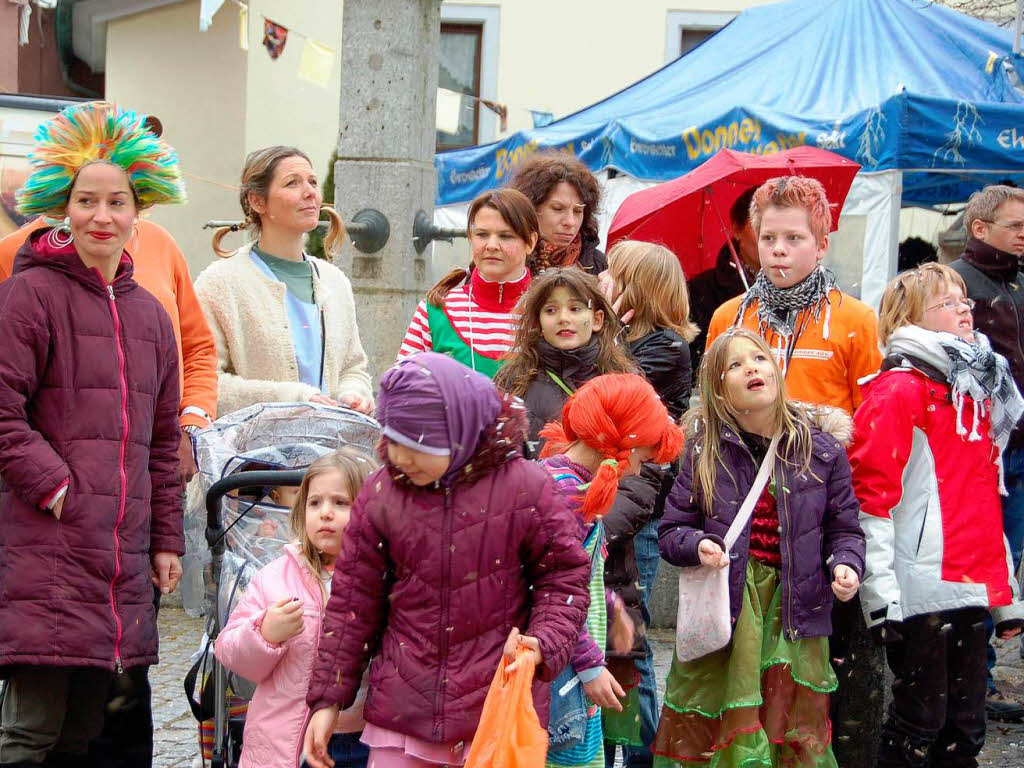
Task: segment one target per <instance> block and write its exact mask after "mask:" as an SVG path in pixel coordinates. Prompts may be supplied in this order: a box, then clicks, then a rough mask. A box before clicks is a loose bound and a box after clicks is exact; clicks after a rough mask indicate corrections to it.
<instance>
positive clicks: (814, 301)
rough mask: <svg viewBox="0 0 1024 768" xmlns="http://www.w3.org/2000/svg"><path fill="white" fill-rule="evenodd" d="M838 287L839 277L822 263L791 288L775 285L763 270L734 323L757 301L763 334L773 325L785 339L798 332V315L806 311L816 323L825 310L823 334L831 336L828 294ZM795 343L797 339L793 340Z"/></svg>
mask: <svg viewBox="0 0 1024 768" xmlns="http://www.w3.org/2000/svg"><path fill="white" fill-rule="evenodd" d="M835 287H836V276H835V275H834V274H832V272H831V271H830V270H828V269H825V268H824V267H823V266H821V265H820V264H819V265H818V266H817V267H815V268H814V271H813V272H811V274H809V275H808V276H807V277H805V278H804V279H803V280H801V281H800V282H799V283H797V284H796V285H793V286H790V287H789V288H776V287H775V285H773V284H772V281H771V280H769V279H768V275H766V274H765V273H764V270H762V271H760V272H758V273H757V279H756V280H754V284H753V285H752V286H750V290H749V291H747V292H746V294H745V295H744V296H743V300H742V301H741V302H740V308H739V312H737V313H736V319H735V320H734V321H733V325H739V324H740V323H741V322H742V321H743V316H744V315H745V314H746V312H747V309H749V308H750V306H751V305H752V304H753V303H754V302H755V301H756V302H757V325H758V330H759V331H760V332H761V335H762V336H764V335H765V332H766V331H767V330H768V329H769V328H770V329H771V330H773V331H775V333H777V334H779V336H783V337H785V338H786V339H789V337H791V336H793V335H794V334H795V333H796V325H797V317H798V316H799V314H800V313H801V312H802V311H804V310H807V311H809V312H810V313H811V314H810V317H811V318H812V319H813V320H814V322H815V323H817V322H818V321H819V320H820V319H821V312H822V310H823V309H824V310H825V327H824V329H823V330H822V336H824V337H825V338H826V339H827V338H828V322H829V316H830V314H831V312H830V310H831V307H830V305H829V303H828V295H829V293H830V292H831V291H832V289H833V288H835ZM793 341H794V343H795V339H794V340H793Z"/></svg>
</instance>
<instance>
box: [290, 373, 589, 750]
mask: <svg viewBox="0 0 1024 768" xmlns="http://www.w3.org/2000/svg"><path fill="white" fill-rule="evenodd" d="M377 416H378V419H379V420H380V422H381V426H382V428H383V439H382V441H381V458H382V460H383V462H384V466H383V467H382V468H381V469H380V470H378V471H377V472H375V473H373V474H372V475H370V476H369V478H367V480H366V483H365V485H364V486H363V489H362V491H361V492H360V493H359V496H358V497H357V498H356V501H355V504H354V505H353V508H352V514H351V519H350V522H349V525H348V527H347V528H346V529H345V536H344V540H343V542H342V548H341V554H340V555H339V557H338V560H337V563H336V567H335V572H334V581H333V586H332V588H331V598H330V600H329V602H328V604H327V610H326V613H325V617H324V625H323V633H322V635H321V638H320V644H319V653H318V655H317V660H316V663H315V665H314V668H313V675H312V678H311V681H310V685H309V693H308V696H307V702H308V703H309V706H310V709H311V710H312V711H313V716H312V718H311V720H310V723H309V725H308V727H307V730H306V737H305V754H306V759H307V761H308V762H309V764H310V766H312V767H313V768H322V767H323V766H327V765H330V763H329V762H328V758H327V756H326V746H327V740H328V737H329V736H330V733H331V732H332V730H333V727H334V721H335V719H336V717H337V715H338V712H339V709H344V708H347V707H349V706H351V704H352V702H353V701H354V700H355V697H356V693H357V691H358V689H359V684H360V680H361V678H362V674H363V670H364V669H365V668H366V666H367V664H369V663H370V659H371V658H372V659H373V662H372V664H370V678H369V686H368V691H367V697H366V704H365V707H364V710H363V715H364V718H365V720H366V728H365V730H364V731H363V742H364V743H366V744H367V745H368V746H369V747H370V764H371V765H374V766H376V768H390V767H391V766H403V767H404V766H431V765H461V764H462V763H463V762H464V760H465V757H466V755H467V754H468V750H469V746H470V742H471V741H472V739H473V737H474V735H475V732H476V728H477V723H478V722H479V719H480V713H481V710H482V708H483V702H484V697H485V696H486V695H487V690H488V688H489V686H490V683H491V680H492V678H493V676H494V670H495V668H496V667H497V665H498V663H499V662H500V661H501V657H502V653H503V652H504V653H505V654H506V656H507V657H509V658H510V659H511V658H514V656H515V651H516V648H517V646H518V645H520V644H521V645H523V646H526V647H527V648H530V649H531V650H532V651H533V653H534V658H535V661H536V663H537V667H536V669H537V678H538V679H537V680H535V681H534V689H533V696H534V704H535V706H536V708H537V712H538V715H539V716H540V718H541V722H546V719H547V696H548V690H547V689H548V686H547V685H546V684H545V683H544V682H542V681H550V680H551V679H552V677H553V676H554V675H555V674H557V673H558V672H559V671H561V669H562V668H563V667H564V666H565V665H566V663H567V662H568V660H569V653H570V651H571V649H572V645H573V643H574V642H575V640H576V637H577V635H578V634H579V631H580V628H581V627H582V625H583V621H584V618H585V617H586V612H587V606H588V604H589V602H590V601H589V595H588V592H587V582H588V579H589V575H590V560H589V558H587V556H586V555H585V554H584V552H583V549H582V547H581V546H580V544H579V541H578V540H577V538H576V536H575V535H574V531H575V528H574V523H573V520H572V517H571V515H570V513H569V510H568V508H567V506H566V504H565V501H564V499H563V497H562V496H561V494H560V493H559V492H558V489H557V488H556V487H555V484H554V481H553V480H552V479H551V478H550V476H549V475H548V474H547V473H546V472H545V471H544V470H543V469H542V468H541V467H539V466H537V465H536V464H534V463H532V462H529V461H526V460H525V459H523V458H522V456H521V455H520V453H519V446H521V445H522V443H523V440H524V432H525V421H526V419H525V413H524V411H523V407H522V404H521V402H520V401H518V400H517V399H516V398H513V397H510V396H503V395H501V394H500V393H499V392H498V390H497V389H495V387H494V385H493V384H492V383H491V381H490V379H488V378H487V377H486V376H483V375H482V374H478V373H474V372H473V371H471V370H470V369H469V368H467V367H465V366H464V365H462V364H461V363H458V362H456V361H455V360H452V359H451V358H449V357H446V356H445V355H439V354H435V353H421V354H418V355H414V356H412V357H409V358H406V359H404V360H401V361H400V362H399V363H397V364H396V365H395V366H394V367H393V368H391V369H390V370H389V371H387V372H386V373H385V374H384V376H383V377H382V379H381V386H380V395H379V397H378V400H377ZM520 628H522V630H523V634H520Z"/></svg>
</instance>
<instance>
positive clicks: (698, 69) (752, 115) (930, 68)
mask: <svg viewBox="0 0 1024 768" xmlns="http://www.w3.org/2000/svg"><path fill="white" fill-rule="evenodd" d="M1012 37H1013V36H1012V34H1011V32H1009V31H1007V30H1004V29H1000V28H999V27H997V26H995V25H993V24H990V23H987V22H983V21H980V20H978V19H975V18H972V17H970V16H966V15H964V14H960V13H957V12H955V11H953V10H950V9H948V8H945V7H943V6H940V5H937V4H933V3H931V2H926V0H789V1H788V2H781V3H777V4H772V5H764V6H758V7H755V8H751V9H749V10H747V11H744V12H743V13H741V14H740V15H739V16H738V17H737V18H736V19H735V20H734V21H732V22H731V23H730V24H729V25H727V26H726V27H725V28H723V29H722V30H721V31H720V32H718V33H717V34H716V35H714V36H713V37H712V38H710V39H709V40H708V41H706V42H705V43H704V44H703V45H701V46H700V47H698V48H696V49H695V50H693V51H691V52H690V53H688V54H687V55H685V56H683V57H681V58H679V59H677V60H676V61H674V62H672V63H671V64H668V65H667V66H665V67H663V68H662V69H660V70H658V71H657V72H655V73H653V74H651V75H650V76H648V77H646V78H644V79H643V80H641V81H639V82H637V83H634V84H633V85H631V86H629V87H627V88H625V89H623V90H621V91H619V92H618V93H616V94H614V95H612V96H609V97H608V98H606V99H604V100H603V101H600V102H598V103H597V104H594V105H592V106H590V107H587V108H586V109H583V110H581V111H579V112H576V113H575V114H572V115H569V116H568V117H565V118H563V119H561V120H558V121H556V122H553V123H551V124H550V125H547V126H545V127H543V128H537V129H534V130H530V131H522V132H519V133H516V134H513V135H511V136H509V137H507V138H505V139H502V140H501V141H497V142H494V143H492V144H487V145H482V146H477V147H470V148H467V149H462V150H455V151H451V152H445V153H442V154H439V155H438V156H437V157H436V160H435V164H436V167H437V172H438V188H437V198H436V202H437V205H439V206H444V205H450V204H453V203H461V202H465V201H468V200H470V199H472V198H473V197H475V196H476V195H477V194H479V193H480V192H483V191H485V190H487V189H490V188H493V187H496V186H500V185H502V184H504V183H505V182H506V181H507V179H508V177H509V176H510V175H511V173H512V172H513V171H514V169H515V167H516V165H517V164H518V163H519V162H521V161H522V160H523V159H524V158H525V157H528V156H529V155H530V154H532V153H533V152H536V151H538V150H542V149H564V150H567V151H571V152H573V153H574V154H576V155H577V156H579V157H580V159H582V160H583V161H584V162H586V163H587V165H588V166H589V167H590V168H591V169H592V170H594V171H595V172H596V171H600V170H603V169H615V170H617V171H621V172H623V173H625V174H628V175H629V176H631V177H633V178H636V179H639V180H641V181H645V182H659V181H665V180H668V179H673V178H677V177H678V176H681V175H682V174H684V173H686V172H687V171H690V170H692V169H693V168H695V167H697V166H698V165H700V164H701V163H702V162H704V161H705V160H707V159H708V158H709V157H710V156H711V155H713V154H714V153H715V152H717V151H718V150H719V149H722V148H725V147H729V148H732V149H736V150H741V151H745V152H755V153H761V152H772V151H776V150H778V149H785V148H787V147H791V146H797V145H799V144H811V145H816V146H819V147H823V148H825V149H830V150H832V151H835V152H837V153H839V154H841V155H844V156H846V157H849V158H850V159H852V160H855V161H856V162H858V163H860V164H861V166H862V168H863V171H862V173H868V174H870V173H872V172H883V171H889V172H894V173H893V174H892V175H893V176H895V178H896V179H897V182H896V184H895V189H894V194H895V195H896V197H897V202H896V205H897V206H898V205H899V199H898V197H899V180H900V179H901V180H902V204H903V205H933V204H938V203H947V202H959V201H963V200H965V199H966V197H967V196H968V195H969V194H970V192H972V191H973V190H975V189H978V188H979V187H981V186H983V185H985V184H989V183H994V182H996V181H1002V180H1009V181H1011V182H1013V183H1017V184H1021V185H1024V162H1022V160H1024V86H1022V83H1021V78H1020V76H1019V74H1018V66H1019V65H1020V64H1021V61H1022V60H1021V58H1020V57H1018V56H1015V55H1014V54H1013V52H1012V48H1013V40H1012ZM890 186H891V187H892V186H893V185H890ZM890 235H891V237H889V238H888V239H890V240H891V241H892V243H891V244H892V246H893V247H892V248H891V249H890V250H893V251H894V248H895V233H890ZM892 257H893V259H894V258H895V254H894V253H893V254H892ZM893 263H894V262H893ZM876 271H877V270H876ZM889 271H891V270H889ZM866 273H867V270H865V274H866ZM885 277H887V275H877V276H876V278H875V279H874V280H872V282H873V283H877V282H878V280H879V279H881V280H882V282H884V278H885ZM877 287H878V286H877V285H874V286H872V289H871V290H870V291H869V293H872V294H873V293H875V289H877ZM879 293H880V291H879ZM868 298H871V297H868Z"/></svg>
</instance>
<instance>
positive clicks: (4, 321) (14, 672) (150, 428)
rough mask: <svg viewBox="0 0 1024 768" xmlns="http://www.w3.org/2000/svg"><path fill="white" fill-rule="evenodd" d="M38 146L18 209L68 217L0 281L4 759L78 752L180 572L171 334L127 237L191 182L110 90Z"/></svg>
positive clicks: (0, 725) (63, 116)
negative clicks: (145, 214) (140, 276)
mask: <svg viewBox="0 0 1024 768" xmlns="http://www.w3.org/2000/svg"><path fill="white" fill-rule="evenodd" d="M29 159H30V161H31V163H32V166H33V172H32V175H31V176H30V177H29V179H28V181H27V182H26V183H25V186H24V187H23V188H22V189H20V190H19V191H18V196H17V200H18V208H19V210H20V212H21V213H23V214H26V215H45V216H48V217H52V218H55V219H57V220H62V221H61V222H60V224H59V225H58V226H56V227H53V228H49V229H41V230H38V231H36V232H33V233H32V235H31V236H30V237H29V239H28V240H27V241H26V242H25V244H24V245H23V246H22V248H21V250H20V251H19V252H18V256H17V258H16V260H15V262H14V273H13V275H12V277H11V278H10V279H8V280H6V281H5V282H3V283H2V284H0V337H2V338H3V339H4V348H3V349H4V352H3V355H2V356H0V477H2V479H3V483H2V490H0V677H4V678H6V679H7V691H6V695H5V697H4V700H3V706H2V710H0V766H19V765H38V764H41V763H43V762H45V763H46V764H48V765H51V764H52V765H58V764H59V765H84V764H86V761H87V758H86V754H85V753H86V750H87V748H88V744H89V741H90V740H91V739H92V738H93V737H95V736H96V735H97V734H98V733H99V731H100V728H101V727H102V724H103V715H104V702H105V700H106V697H107V692H108V689H109V684H110V681H111V678H112V676H113V675H114V674H115V673H117V674H120V673H123V672H124V670H126V669H130V668H133V667H137V666H142V665H151V664H155V663H156V662H157V628H156V616H155V612H154V607H153V592H152V587H151V582H152V584H155V585H157V586H158V587H159V588H160V590H161V592H162V593H163V594H167V593H169V592H171V591H172V590H173V589H174V588H175V587H176V586H177V581H178V579H179V577H180V575H181V565H180V563H179V561H178V557H179V555H181V554H183V552H184V538H183V535H182V517H181V506H180V485H179V484H178V481H177V462H178V454H177V448H178V440H179V430H178V405H179V394H178V370H177V366H178V353H177V347H176V342H175V340H174V331H173V329H172V327H171V321H170V318H169V317H168V316H167V313H166V312H165V311H164V310H163V308H162V307H161V306H160V304H159V302H158V301H157V300H156V298H154V297H153V296H152V294H150V293H148V292H147V291H145V290H143V289H142V288H140V287H139V286H138V284H137V283H136V282H135V281H134V280H133V279H132V259H131V256H130V255H129V254H128V253H127V252H126V251H125V250H124V245H125V243H126V242H127V240H128V239H129V237H130V235H131V234H132V230H133V228H134V226H135V223H136V220H137V217H138V214H139V211H140V210H141V209H143V208H146V207H149V206H151V205H155V204H157V203H178V202H183V201H184V187H183V185H182V182H181V177H180V173H179V171H178V164H177V158H176V156H175V153H174V151H173V150H172V149H171V148H170V147H168V146H167V145H166V144H165V143H164V142H163V141H161V140H160V139H159V138H157V137H156V136H155V135H154V134H152V133H150V132H149V131H148V130H147V128H146V126H145V122H144V118H143V116H141V115H136V114H135V113H134V112H131V111H128V110H124V109H122V108H120V107H117V106H116V105H113V104H107V103H97V102H90V103H86V104H79V105H76V106H74V107H69V108H68V109H66V110H64V111H63V112H61V113H60V114H58V115H57V116H56V117H54V118H53V119H52V120H50V121H49V122H47V123H44V124H43V125H42V126H41V127H40V128H39V130H38V132H37V133H36V146H35V148H34V149H33V151H32V153H31V154H30V156H29Z"/></svg>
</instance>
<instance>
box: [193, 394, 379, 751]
mask: <svg viewBox="0 0 1024 768" xmlns="http://www.w3.org/2000/svg"><path fill="white" fill-rule="evenodd" d="M379 437H380V427H379V425H378V424H377V422H375V421H374V420H373V419H371V418H369V417H368V416H364V415H362V414H360V413H356V412H355V411H350V410H348V409H346V408H335V407H331V406H324V405H316V404H312V403H270V404H261V405H254V406H251V407H249V408H245V409H242V410H240V411H236V412H235V413H232V414H228V415H227V416H224V417H222V418H220V419H218V420H217V421H216V422H214V423H213V425H211V426H210V427H209V428H208V429H205V430H203V431H202V432H199V433H198V434H197V435H196V464H197V465H198V467H199V473H198V474H197V476H196V480H194V481H193V483H192V484H191V485H190V486H189V499H188V504H187V506H186V513H185V540H186V551H187V552H188V554H187V555H186V556H185V557H184V558H182V565H183V570H184V576H183V581H182V602H183V604H184V607H185V610H186V611H187V612H188V613H189V614H191V615H193V616H204V617H205V618H206V636H205V637H204V642H203V647H202V648H201V650H200V651H199V652H198V653H197V654H196V656H194V657H193V659H194V662H195V663H194V664H193V666H192V669H191V670H190V671H189V673H188V675H186V677H185V681H184V682H185V692H186V696H187V697H188V699H189V704H190V706H191V707H192V712H193V714H194V715H195V717H196V719H197V720H198V721H199V722H200V724H201V731H202V730H203V729H202V724H203V723H204V722H206V721H210V720H212V722H213V728H212V738H210V739H209V742H210V743H209V745H208V746H209V755H208V759H209V764H210V765H211V766H214V768H224V766H227V767H228V768H234V767H235V766H237V765H238V760H239V757H240V755H241V751H242V730H243V728H244V725H245V715H244V711H245V707H246V704H247V702H248V700H249V699H250V698H251V697H252V694H253V692H254V691H255V685H253V684H252V683H251V682H249V681H247V680H244V679H243V678H240V677H238V676H237V675H233V674H232V673H230V672H229V671H228V670H227V669H225V668H224V667H222V666H221V665H220V664H219V663H218V662H217V659H216V657H215V655H214V654H213V645H214V643H215V642H216V639H217V634H218V633H219V631H220V628H221V627H223V626H224V625H225V624H226V623H227V620H228V617H229V616H230V615H231V611H232V609H233V608H234V606H235V604H236V603H237V602H238V600H239V598H240V597H241V596H242V594H243V593H244V591H245V587H246V585H248V583H249V580H250V579H251V578H252V577H253V576H254V575H255V573H256V572H257V571H258V570H259V569H260V568H262V567H263V566H264V565H266V564H268V563H270V562H271V561H273V560H274V559H276V558H277V557H279V556H280V555H281V554H282V548H283V547H284V545H285V544H286V543H288V541H289V539H290V533H289V526H288V518H289V512H290V510H289V509H288V508H287V507H284V506H280V505H278V504H277V503H275V502H274V499H273V498H272V496H271V492H272V490H273V489H275V488H281V487H283V486H298V485H299V484H300V483H301V482H302V477H303V475H304V473H305V469H306V467H308V466H309V465H310V464H311V463H312V462H313V461H315V460H316V459H317V458H319V457H320V456H323V455H324V454H326V453H329V452H331V451H333V450H335V449H337V448H340V447H342V446H345V445H350V446H352V447H354V448H358V449H361V450H362V451H364V452H365V453H367V454H368V455H373V451H374V448H375V446H376V444H377V441H378V439H379ZM197 680H199V681H201V684H200V689H201V693H200V696H199V700H198V701H197V700H196V697H195V691H196V682H197ZM229 694H230V700H229ZM204 741H206V740H205V739H204ZM203 751H204V753H205V752H206V751H207V750H205V749H204V750H203ZM203 762H204V764H205V762H206V755H205V754H204V760H203Z"/></svg>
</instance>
